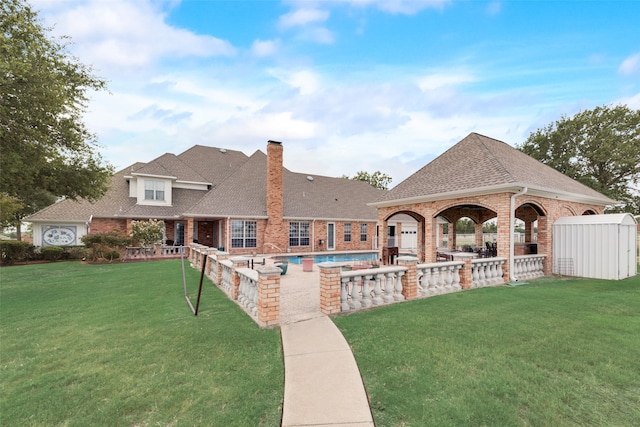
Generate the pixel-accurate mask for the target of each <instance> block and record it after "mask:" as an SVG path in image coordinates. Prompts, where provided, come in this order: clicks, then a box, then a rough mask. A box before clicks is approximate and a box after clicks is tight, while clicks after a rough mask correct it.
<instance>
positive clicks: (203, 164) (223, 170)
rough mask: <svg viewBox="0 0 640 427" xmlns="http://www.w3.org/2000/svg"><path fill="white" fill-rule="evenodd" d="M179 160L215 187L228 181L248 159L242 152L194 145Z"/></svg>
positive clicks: (180, 155) (179, 155)
mask: <svg viewBox="0 0 640 427" xmlns="http://www.w3.org/2000/svg"><path fill="white" fill-rule="evenodd" d="M178 158H179V159H180V160H181V161H182V162H183V163H185V164H187V165H189V167H191V169H193V170H194V171H196V172H197V173H198V174H200V175H201V176H203V177H204V178H205V179H206V182H210V183H211V184H212V185H213V186H214V187H215V186H217V185H218V184H220V183H221V182H223V181H224V180H225V179H227V178H228V177H229V176H230V175H231V174H233V173H234V172H235V171H236V170H237V169H238V168H239V167H240V166H242V165H243V164H244V163H245V162H246V161H247V159H248V157H247V155H246V154H244V153H243V152H242V151H236V150H227V149H225V148H216V147H206V146H204V145H194V146H193V147H191V148H189V149H188V150H187V151H185V152H184V153H182V154H178Z"/></svg>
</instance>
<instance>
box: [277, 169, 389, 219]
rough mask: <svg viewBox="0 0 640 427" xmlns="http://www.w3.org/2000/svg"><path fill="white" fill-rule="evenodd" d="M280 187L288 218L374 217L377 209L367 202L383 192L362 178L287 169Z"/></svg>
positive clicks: (384, 191)
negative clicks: (282, 189)
mask: <svg viewBox="0 0 640 427" xmlns="http://www.w3.org/2000/svg"><path fill="white" fill-rule="evenodd" d="M309 178H312V179H309ZM283 187H284V216H285V217H287V218H317V219H336V220H337V219H345V220H356V219H361V220H364V219H366V220H376V219H377V218H378V213H377V209H376V208H373V207H370V206H368V205H367V203H370V202H371V201H373V200H376V199H377V198H379V197H380V196H381V195H382V194H384V193H386V190H380V189H377V188H375V187H373V186H372V185H371V184H369V183H366V182H363V181H356V180H351V179H346V178H331V177H326V176H320V175H307V174H302V173H294V172H290V171H288V170H285V173H284V176H283Z"/></svg>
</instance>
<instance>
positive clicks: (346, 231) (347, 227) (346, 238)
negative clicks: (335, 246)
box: [344, 222, 351, 242]
mask: <svg viewBox="0 0 640 427" xmlns="http://www.w3.org/2000/svg"><path fill="white" fill-rule="evenodd" d="M344 241H345V242H350V241H351V223H350V222H348V223H346V224H345V225H344Z"/></svg>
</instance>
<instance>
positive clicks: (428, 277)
mask: <svg viewBox="0 0 640 427" xmlns="http://www.w3.org/2000/svg"><path fill="white" fill-rule="evenodd" d="M463 266H464V262H460V261H448V262H438V263H431V264H418V265H417V266H416V276H417V280H418V295H419V296H421V297H429V296H432V295H439V294H446V293H448V292H457V291H459V290H461V289H462V287H461V286H460V269H462V267H463Z"/></svg>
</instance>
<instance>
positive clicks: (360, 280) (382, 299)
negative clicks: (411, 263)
mask: <svg viewBox="0 0 640 427" xmlns="http://www.w3.org/2000/svg"><path fill="white" fill-rule="evenodd" d="M406 271H407V268H406V267H382V268H370V269H366V270H354V271H343V272H341V288H340V307H341V310H342V311H351V310H358V309H360V308H367V307H371V306H376V305H383V304H390V303H393V302H396V301H402V300H404V296H403V295H402V276H403V275H404V274H405V272H406Z"/></svg>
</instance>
